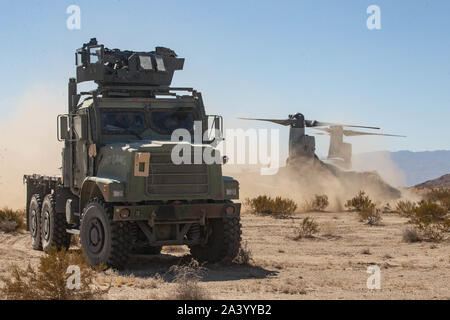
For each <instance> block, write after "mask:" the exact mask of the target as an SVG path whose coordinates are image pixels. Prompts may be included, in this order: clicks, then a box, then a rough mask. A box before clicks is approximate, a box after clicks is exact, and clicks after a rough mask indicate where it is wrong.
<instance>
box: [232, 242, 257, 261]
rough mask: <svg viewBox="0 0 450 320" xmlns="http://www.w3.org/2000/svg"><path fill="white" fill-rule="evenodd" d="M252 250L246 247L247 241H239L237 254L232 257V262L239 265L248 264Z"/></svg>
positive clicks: (251, 259)
mask: <svg viewBox="0 0 450 320" xmlns="http://www.w3.org/2000/svg"><path fill="white" fill-rule="evenodd" d="M252 255H253V254H252V251H251V250H250V249H249V248H248V244H247V242H245V243H241V246H240V247H239V251H238V254H237V256H236V257H235V258H234V259H233V263H235V264H240V265H250V264H251V262H252V261H253V258H252Z"/></svg>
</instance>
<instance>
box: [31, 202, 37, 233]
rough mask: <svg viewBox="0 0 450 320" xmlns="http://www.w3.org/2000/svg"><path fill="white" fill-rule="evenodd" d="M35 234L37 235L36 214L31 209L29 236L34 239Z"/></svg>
mask: <svg viewBox="0 0 450 320" xmlns="http://www.w3.org/2000/svg"><path fill="white" fill-rule="evenodd" d="M36 234H37V214H36V210H35V209H33V210H32V211H31V235H32V236H33V238H35V237H36Z"/></svg>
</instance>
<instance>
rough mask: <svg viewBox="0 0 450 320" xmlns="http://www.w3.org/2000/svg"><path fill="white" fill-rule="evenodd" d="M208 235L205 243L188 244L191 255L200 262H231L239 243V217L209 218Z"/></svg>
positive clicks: (237, 250)
mask: <svg viewBox="0 0 450 320" xmlns="http://www.w3.org/2000/svg"><path fill="white" fill-rule="evenodd" d="M209 228H210V235H209V237H208V242H207V243H206V244H205V245H194V246H190V247H189V249H190V250H191V254H192V256H193V257H194V258H195V259H196V260H199V261H200V262H211V263H214V262H220V261H224V262H231V261H232V260H233V259H234V258H235V257H236V256H237V254H238V252H239V247H240V245H241V234H242V232H241V223H240V217H239V216H237V217H233V218H223V219H211V220H209Z"/></svg>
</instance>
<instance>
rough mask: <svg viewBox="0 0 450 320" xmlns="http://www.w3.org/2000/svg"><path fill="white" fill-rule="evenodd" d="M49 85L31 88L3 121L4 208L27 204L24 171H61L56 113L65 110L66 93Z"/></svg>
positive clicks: (0, 195)
mask: <svg viewBox="0 0 450 320" xmlns="http://www.w3.org/2000/svg"><path fill="white" fill-rule="evenodd" d="M58 91H59V92H60V91H61V90H59V89H58V90H54V89H52V88H49V87H38V88H34V89H33V90H29V91H28V92H27V93H26V94H25V95H24V96H23V97H22V98H20V99H19V100H18V102H17V103H16V104H15V105H9V106H2V108H6V107H8V108H11V110H13V111H12V112H11V113H10V114H9V115H8V116H7V118H6V119H2V121H1V122H0V207H4V206H8V207H10V208H13V209H21V208H24V207H25V196H26V195H25V193H26V192H25V186H24V184H23V179H22V177H23V175H24V174H32V173H39V174H47V175H56V174H60V170H59V168H60V166H61V147H62V145H61V144H60V143H59V142H58V141H57V140H56V116H57V115H58V114H59V113H64V112H65V106H66V105H67V103H66V101H65V97H64V96H63V95H59V96H58V95H55V92H58Z"/></svg>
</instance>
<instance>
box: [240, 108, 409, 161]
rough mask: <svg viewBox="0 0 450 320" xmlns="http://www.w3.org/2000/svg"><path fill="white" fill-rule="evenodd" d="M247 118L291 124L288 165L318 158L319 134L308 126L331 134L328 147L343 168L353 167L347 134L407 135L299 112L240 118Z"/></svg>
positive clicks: (329, 155)
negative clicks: (310, 117)
mask: <svg viewBox="0 0 450 320" xmlns="http://www.w3.org/2000/svg"><path fill="white" fill-rule="evenodd" d="M239 119H243V120H256V121H268V122H273V123H276V124H279V125H282V126H289V158H288V161H287V165H288V166H290V165H299V164H301V163H304V162H305V160H312V161H314V160H318V157H317V155H316V154H315V150H316V142H315V137H312V136H309V135H307V134H306V133H305V128H313V129H315V130H320V131H322V132H324V133H322V132H320V133H315V134H319V135H320V134H322V135H323V134H328V135H330V147H329V150H328V157H327V160H329V161H330V162H331V163H333V164H335V165H338V166H339V167H341V168H343V169H350V168H351V158H352V145H351V144H350V143H345V142H344V136H362V135H377V136H390V137H404V136H399V135H392V134H383V133H374V132H361V131H354V130H347V129H344V127H349V128H365V129H375V130H379V129H380V128H378V127H368V126H358V125H348V124H338V123H330V122H322V121H317V120H306V119H305V117H304V115H303V114H301V113H296V114H293V115H289V117H288V119H258V118H239Z"/></svg>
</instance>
